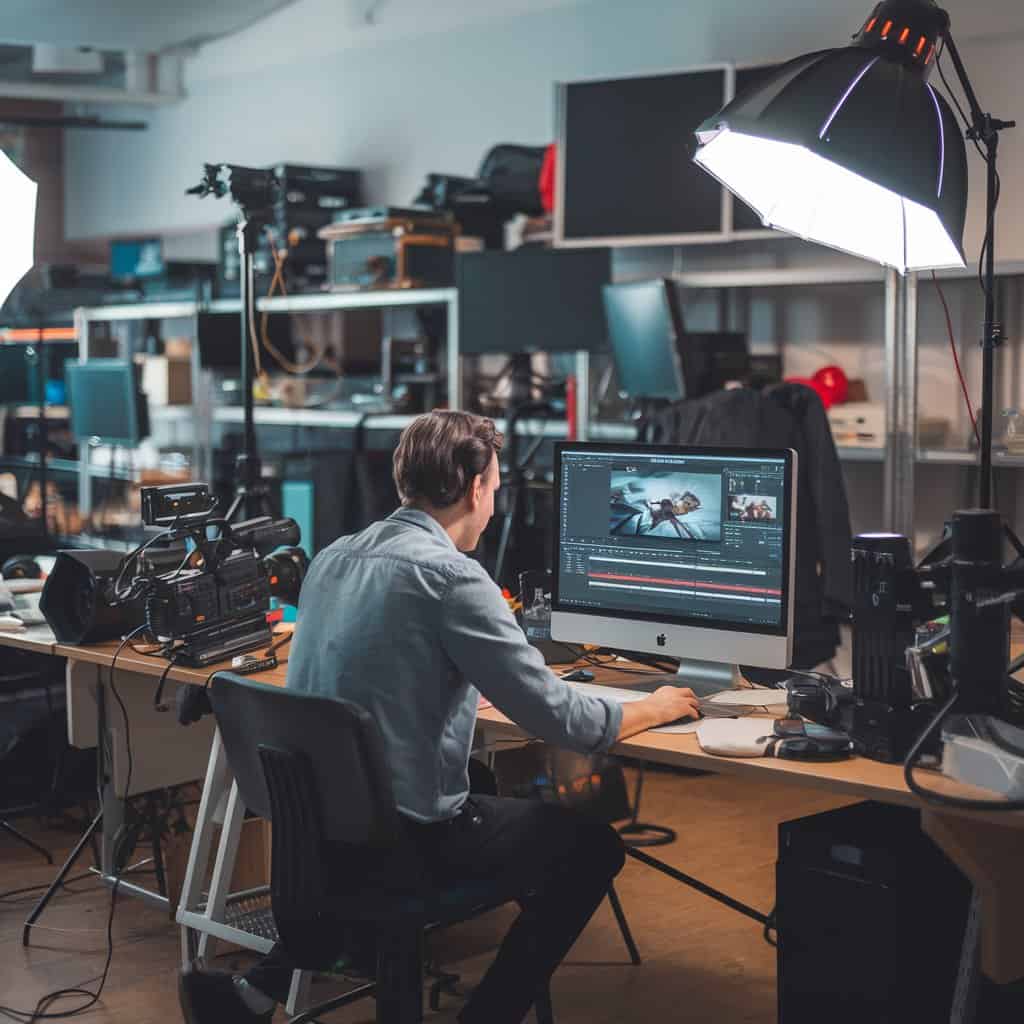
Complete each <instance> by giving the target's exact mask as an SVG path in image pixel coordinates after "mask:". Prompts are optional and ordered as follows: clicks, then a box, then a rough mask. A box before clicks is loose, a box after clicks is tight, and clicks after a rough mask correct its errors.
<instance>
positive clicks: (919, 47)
mask: <svg viewBox="0 0 1024 1024" xmlns="http://www.w3.org/2000/svg"><path fill="white" fill-rule="evenodd" d="M927 42H928V39H927V37H925V36H921V38H920V39H918V41H917V46H915V47H914V56H915V57H920V56H921V51H922V50H923V49H924V44H925V43H927Z"/></svg>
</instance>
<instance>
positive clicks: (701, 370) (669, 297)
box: [604, 277, 749, 401]
mask: <svg viewBox="0 0 1024 1024" xmlns="http://www.w3.org/2000/svg"><path fill="white" fill-rule="evenodd" d="M604 309H605V317H606V319H607V321H608V336H609V338H610V339H611V343H612V353H613V355H614V357H615V367H616V370H617V371H618V375H619V384H620V386H621V388H622V390H623V391H624V392H625V393H626V394H628V395H629V396H630V397H632V398H635V399H640V400H645V399H663V400H668V401H679V400H681V399H684V398H699V397H700V396H701V395H705V394H708V393H709V392H711V391H717V390H718V389H719V388H722V387H724V386H725V385H726V384H728V383H730V382H732V381H743V380H746V378H747V376H748V374H749V354H748V352H747V338H746V335H745V334H742V333H739V332H736V331H687V330H686V326H685V324H684V322H683V312H682V306H681V304H680V302H679V290H678V288H677V286H676V284H675V283H674V282H673V281H671V280H670V279H669V278H664V277H662V278H656V279H655V280H653V281H633V282H627V283H623V284H610V285H606V286H605V288H604Z"/></svg>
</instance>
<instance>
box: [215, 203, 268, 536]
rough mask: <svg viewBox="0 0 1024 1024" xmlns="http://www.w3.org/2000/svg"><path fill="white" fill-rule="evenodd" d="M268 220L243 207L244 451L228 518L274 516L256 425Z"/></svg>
mask: <svg viewBox="0 0 1024 1024" xmlns="http://www.w3.org/2000/svg"><path fill="white" fill-rule="evenodd" d="M266 224H267V221H266V220H265V219H262V218H260V217H258V216H254V215H252V214H250V213H247V212H246V210H245V208H244V207H242V208H241V210H240V214H239V219H238V229H237V231H238V254H239V257H240V262H239V269H240V274H239V290H240V299H241V304H242V312H241V317H242V322H241V339H242V352H241V373H242V451H241V453H240V454H239V455H238V458H237V460H236V461H235V477H236V478H235V498H234V501H232V502H231V506H230V508H229V509H228V511H227V515H226V516H225V518H227V519H229V520H230V519H234V518H235V515H236V514H237V512H238V510H239V508H241V509H242V513H243V515H244V516H245V518H246V519H251V518H253V517H254V516H261V515H273V512H272V511H271V509H270V492H269V490H268V488H267V486H266V484H264V483H263V465H262V463H261V462H260V457H259V449H258V447H257V444H256V424H255V421H254V417H253V397H252V386H253V369H254V365H253V346H254V345H258V344H259V339H258V337H257V336H256V330H255V328H256V292H255V281H254V279H253V278H254V272H253V254H254V253H255V252H256V249H257V247H258V245H259V238H260V234H261V232H262V231H263V228H264V227H265V226H266Z"/></svg>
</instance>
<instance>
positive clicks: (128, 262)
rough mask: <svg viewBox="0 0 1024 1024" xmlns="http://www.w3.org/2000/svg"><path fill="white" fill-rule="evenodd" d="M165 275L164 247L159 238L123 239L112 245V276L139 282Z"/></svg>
mask: <svg viewBox="0 0 1024 1024" xmlns="http://www.w3.org/2000/svg"><path fill="white" fill-rule="evenodd" d="M163 273H164V247H163V243H162V242H161V241H160V239H159V238H141V239H121V240H118V241H114V242H111V243H110V276H111V278H112V279H113V280H114V281H118V282H125V281H138V280H142V279H143V278H147V277H160V276H162V275H163Z"/></svg>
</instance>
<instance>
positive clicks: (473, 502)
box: [466, 473, 484, 508]
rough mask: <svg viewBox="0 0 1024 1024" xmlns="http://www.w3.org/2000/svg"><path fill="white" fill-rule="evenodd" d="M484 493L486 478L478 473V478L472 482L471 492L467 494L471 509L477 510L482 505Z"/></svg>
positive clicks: (475, 477)
mask: <svg viewBox="0 0 1024 1024" xmlns="http://www.w3.org/2000/svg"><path fill="white" fill-rule="evenodd" d="M483 493H484V478H483V474H481V473H477V475H476V476H474V477H473V479H472V480H471V481H470V484H469V490H468V491H467V492H466V496H467V497H468V498H469V507H470V508H476V507H477V505H479V504H480V501H481V499H482V498H483Z"/></svg>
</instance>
